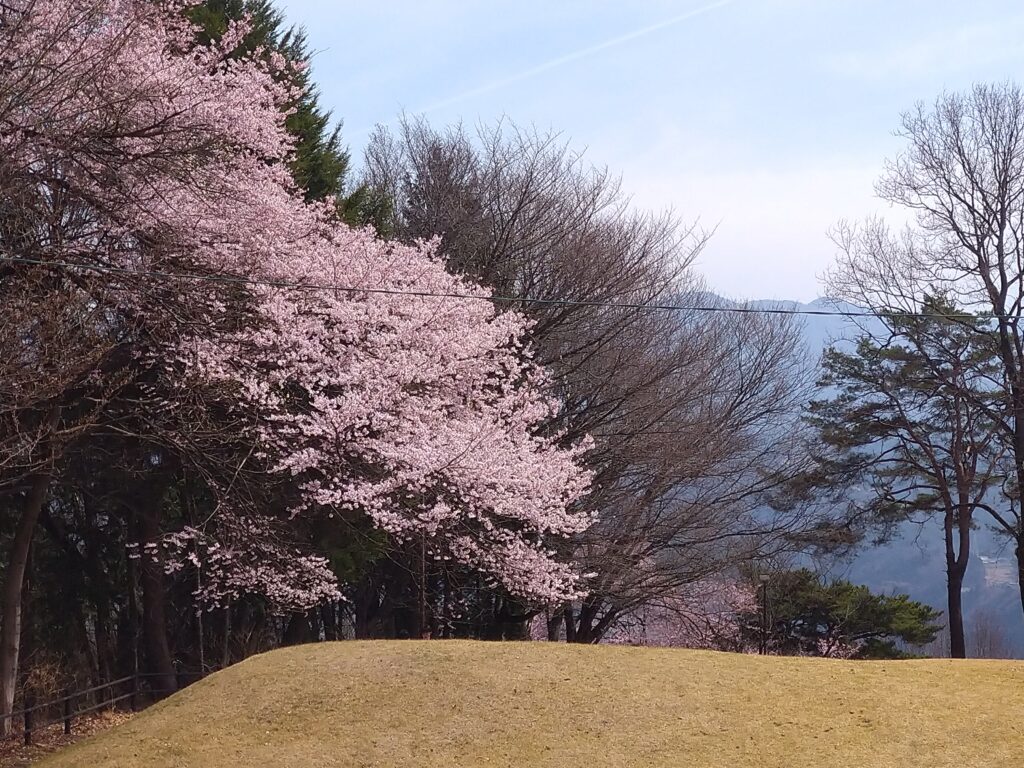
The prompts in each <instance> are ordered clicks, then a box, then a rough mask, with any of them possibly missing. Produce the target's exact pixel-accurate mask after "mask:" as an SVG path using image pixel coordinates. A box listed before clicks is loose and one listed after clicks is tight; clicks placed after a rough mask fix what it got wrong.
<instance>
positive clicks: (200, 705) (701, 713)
mask: <svg viewBox="0 0 1024 768" xmlns="http://www.w3.org/2000/svg"><path fill="white" fill-rule="evenodd" d="M954 701H955V702H956V704H957V706H956V707H954V706H952V704H953V702H954ZM995 702H998V706H993V704H994V703H995ZM1022 723H1024V664H1021V663H1016V662H995V661H966V662H965V661H959V662H957V661H947V660H927V661H913V662H841V661H832V660H825V659H804V658H778V657H758V656H744V655H733V654H722V653H711V652H701V651H686V650H677V649H652V648H627V647H615V646H567V645H564V644H562V645H558V644H549V643H528V642H527V643H500V644H499V643H473V642H450V641H447V642H442V641H432V642H431V641H427V642H413V641H404V642H383V641H378V642H341V643H322V644H317V645H308V646H299V647H293V648H288V649H284V650H280V651H275V652H273V653H269V654H265V655H262V656H257V657H253V658H251V659H249V660H247V661H245V662H242V663H240V664H237V665H235V666H233V667H230V668H229V669H227V670H225V671H223V672H220V673H217V674H215V675H213V676H211V677H209V678H207V679H206V680H203V681H202V682H200V683H198V684H196V685H194V686H192V687H190V688H188V689H186V690H184V691H182V692H180V693H178V694H177V695H175V696H173V697H171V698H170V699H168V700H166V701H165V702H163V703H161V704H158V705H157V706H154V707H152V708H151V709H149V710H147V711H146V712H143V713H142V714H140V715H138V716H137V717H135V718H134V719H133V720H132V721H130V722H129V723H126V724H125V725H123V726H119V727H117V728H115V729H113V730H111V731H109V732H107V733H105V734H103V735H101V736H98V737H96V738H94V739H92V740H90V741H87V742H83V743H82V744H79V745H76V746H73V747H71V748H69V749H67V750H66V751H64V752H61V753H59V754H57V755H54V756H53V757H51V758H49V759H48V760H44V761H43V762H42V763H41V764H40V765H41V766H42V767H43V768H70V766H90V768H115V767H117V768H136V767H137V766H147V767H150V766H151V767H152V768H171V766H174V767H175V768H190V767H191V766H196V767H199V766H202V767H203V768H227V766H232V767H234V766H253V767H255V766H260V768H263V767H264V766H267V767H268V768H269V767H278V766H280V767H282V768H285V767H287V768H299V767H300V766H301V768H308V767H310V766H317V768H335V767H340V766H381V767H383V766H389V767H392V766H402V768H419V767H424V766H445V767H446V768H451V767H452V766H460V767H461V766H466V767H467V768H469V767H473V768H475V767H476V766H531V767H532V766H541V767H544V766H552V767H554V766H558V767H559V768H565V766H589V767H592V768H602V767H603V766H654V767H657V766H673V768H674V767H675V766H681V765H692V766H701V768H716V767H719V766H721V767H725V766H728V768H750V767H753V766H757V767H758V768H772V767H776V768H791V766H795V765H814V766H819V767H820V768H831V767H834V768H840V767H841V768H877V767H878V766H897V765H898V766H900V767H901V768H916V767H917V766H920V767H921V768H924V767H925V766H927V768H945V767H951V766H958V767H959V766H981V765H985V766H997V765H1014V764H1016V761H1017V760H1018V759H1019V756H1020V754H1021V753H1022V752H1024V725H1022Z"/></svg>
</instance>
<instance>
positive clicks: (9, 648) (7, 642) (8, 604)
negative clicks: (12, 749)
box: [0, 470, 50, 736]
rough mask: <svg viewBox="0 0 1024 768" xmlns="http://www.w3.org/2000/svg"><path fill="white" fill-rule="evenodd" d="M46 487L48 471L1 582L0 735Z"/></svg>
mask: <svg viewBox="0 0 1024 768" xmlns="http://www.w3.org/2000/svg"><path fill="white" fill-rule="evenodd" d="M49 486H50V471H49V470H47V471H45V472H43V473H40V474H38V475H36V476H35V477H34V478H33V479H32V486H31V488H30V490H29V493H28V498H27V499H26V500H25V506H24V508H23V509H22V512H21V517H20V518H19V520H18V527H17V529H16V530H15V533H14V541H13V542H12V543H11V554H10V557H9V558H8V560H7V568H6V571H7V575H6V579H5V580H4V592H3V605H2V607H0V610H2V616H0V622H2V623H0V735H3V736H7V735H9V734H10V733H11V730H12V728H13V725H14V724H13V722H12V721H11V717H10V715H11V713H12V712H13V711H14V691H15V689H16V687H17V684H18V653H19V650H20V648H21V608H22V602H21V597H22V587H23V586H24V580H25V567H26V564H27V563H28V556H29V551H30V550H31V547H32V535H33V533H34V532H35V528H36V523H37V521H38V520H39V513H40V511H41V510H42V508H43V503H44V502H45V501H46V491H47V489H48V488H49Z"/></svg>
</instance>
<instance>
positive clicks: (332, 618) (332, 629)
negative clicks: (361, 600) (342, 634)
mask: <svg viewBox="0 0 1024 768" xmlns="http://www.w3.org/2000/svg"><path fill="white" fill-rule="evenodd" d="M320 620H321V621H322V622H323V624H324V640H338V639H339V636H338V606H337V605H335V604H334V603H326V604H324V605H322V606H321V607H320Z"/></svg>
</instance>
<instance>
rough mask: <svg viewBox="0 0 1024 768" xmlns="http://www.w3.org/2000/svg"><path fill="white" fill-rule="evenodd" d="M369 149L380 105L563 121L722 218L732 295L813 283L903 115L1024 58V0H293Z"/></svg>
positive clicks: (642, 185) (718, 260)
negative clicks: (834, 233)
mask: <svg viewBox="0 0 1024 768" xmlns="http://www.w3.org/2000/svg"><path fill="white" fill-rule="evenodd" d="M280 4H281V7H283V9H284V12H285V14H286V17H287V20H288V21H289V22H291V23H294V24H298V25H301V26H304V27H305V28H306V31H307V34H308V38H309V42H310V47H311V49H312V50H313V51H314V52H315V53H314V56H313V59H312V67H313V77H314V79H315V80H316V82H317V83H318V85H319V87H320V89H321V94H322V101H323V104H324V105H325V106H326V107H328V108H330V109H331V110H333V112H334V115H335V117H336V118H338V119H339V120H340V121H341V122H342V123H343V136H344V138H345V140H346V142H347V143H348V145H349V147H350V149H351V151H352V155H353V158H354V159H355V160H356V162H357V164H358V161H359V156H360V154H361V152H362V148H363V147H364V146H365V143H366V140H367V138H368V136H369V134H370V132H371V131H372V130H373V127H374V126H375V125H377V124H394V121H395V120H396V118H397V117H398V116H399V115H400V114H401V113H402V112H403V111H404V112H405V113H407V114H410V115H416V114H425V115H426V116H427V117H428V118H429V119H430V120H431V122H433V123H434V124H436V125H439V126H440V125H445V124H449V123H454V122H459V121H461V122H463V123H466V124H469V125H475V124H477V123H481V122H482V123H493V122H494V121H496V120H497V119H499V118H501V117H507V118H509V119H511V120H513V121H514V122H517V123H520V124H524V125H534V126H537V127H538V128H540V129H545V130H546V129H553V130H556V131H559V132H561V134H562V135H563V136H564V137H565V138H566V140H568V141H569V142H570V143H571V145H572V146H573V147H574V148H577V149H581V150H585V152H586V157H587V158H588V159H589V160H590V162H592V163H593V164H595V165H599V166H607V167H609V168H610V169H611V170H613V171H614V172H616V173H619V174H621V176H622V181H623V187H624V189H625V190H626V191H627V192H629V193H630V194H631V195H632V198H633V200H634V203H635V204H636V205H637V206H640V207H643V208H648V209H653V210H659V211H660V210H665V209H671V210H672V211H674V212H675V213H676V214H677V215H679V216H680V217H681V218H682V219H684V220H686V221H691V222H692V221H699V223H700V224H701V225H702V226H703V227H705V228H708V229H710V228H714V230H715V234H714V236H713V238H712V239H711V242H710V244H709V245H708V247H707V249H706V250H705V251H704V253H703V254H702V256H701V258H700V261H699V262H698V264H697V270H698V271H699V272H701V273H702V274H703V275H704V276H705V277H706V279H707V280H708V282H709V284H710V286H711V288H712V289H714V290H715V291H717V292H718V293H720V294H722V295H724V296H727V297H729V298H734V299H790V300H796V301H810V300H812V299H814V298H815V297H817V296H820V295H822V294H823V293H824V288H823V287H822V284H821V282H820V278H821V276H822V275H823V274H824V273H825V271H826V270H827V269H828V266H829V264H830V263H831V261H832V259H833V258H834V255H835V247H834V245H833V244H832V242H831V241H830V240H829V238H828V231H829V229H830V228H831V227H833V226H834V225H835V224H836V223H837V222H838V221H840V220H842V219H849V220H856V219H860V218H863V217H865V216H868V215H884V216H890V217H892V218H893V219H894V221H897V222H899V221H903V220H905V217H904V216H902V215H901V212H899V211H894V210H892V209H890V208H889V206H888V204H887V203H885V202H884V201H881V200H879V199H877V198H876V197H875V195H874V190H873V184H874V180H875V179H876V178H877V177H878V176H879V175H880V174H881V173H882V171H883V169H884V164H885V161H886V159H887V158H892V157H894V156H895V155H896V154H897V153H898V152H899V151H900V148H901V140H900V139H899V138H898V137H897V136H896V135H895V131H896V129H897V128H898V127H899V121H900V115H901V113H902V112H904V111H905V110H907V109H910V108H912V107H913V106H914V104H915V103H916V102H918V101H926V102H928V101H932V100H934V99H935V97H936V96H938V95H939V94H940V93H941V92H942V91H943V90H963V89H965V88H969V87H970V86H971V85H972V84H973V83H976V82H983V81H1004V80H1007V79H1011V78H1013V77H1014V76H1016V75H1017V73H1018V72H1021V71H1022V70H1021V65H1022V64H1024V43H1022V42H1021V41H1024V3H1021V2H1019V0H971V1H970V2H963V1H962V0H960V1H957V2H953V1H952V0H930V1H928V2H925V1H924V0H674V1H670V0H630V1H629V2H623V1H622V0H618V2H605V1H604V0H559V2H553V1H552V0H547V1H546V2H542V1H540V0H517V2H509V1H507V0H490V1H489V2H484V1H483V0H479V1H478V2H469V0H426V1H425V2H411V1H407V0H390V2H386V3H385V2H378V3H367V2H360V3H355V2H350V1H349V0H281V3H280Z"/></svg>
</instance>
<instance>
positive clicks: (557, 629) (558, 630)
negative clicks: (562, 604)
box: [548, 609, 563, 643]
mask: <svg viewBox="0 0 1024 768" xmlns="http://www.w3.org/2000/svg"><path fill="white" fill-rule="evenodd" d="M562 618H563V614H562V610H561V609H559V610H557V611H555V612H554V613H553V614H551V615H550V616H549V617H548V642H549V643H557V642H558V641H559V640H560V639H561V634H562Z"/></svg>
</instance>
